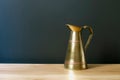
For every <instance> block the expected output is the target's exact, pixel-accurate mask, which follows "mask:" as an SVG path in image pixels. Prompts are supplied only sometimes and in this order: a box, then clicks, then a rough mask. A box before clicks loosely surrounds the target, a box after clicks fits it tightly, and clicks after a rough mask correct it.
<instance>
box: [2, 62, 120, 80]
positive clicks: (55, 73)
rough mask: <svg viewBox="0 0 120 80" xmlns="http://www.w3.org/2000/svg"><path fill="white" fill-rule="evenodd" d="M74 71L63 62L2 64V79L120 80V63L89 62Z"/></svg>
mask: <svg viewBox="0 0 120 80" xmlns="http://www.w3.org/2000/svg"><path fill="white" fill-rule="evenodd" d="M88 67H89V68H88V69H86V70H79V71H72V70H67V69H64V65H63V64H0V80H120V64H89V65H88Z"/></svg>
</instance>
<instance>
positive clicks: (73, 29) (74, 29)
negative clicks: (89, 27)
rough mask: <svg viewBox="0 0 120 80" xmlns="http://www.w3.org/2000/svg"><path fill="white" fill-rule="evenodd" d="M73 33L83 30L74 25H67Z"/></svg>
mask: <svg viewBox="0 0 120 80" xmlns="http://www.w3.org/2000/svg"><path fill="white" fill-rule="evenodd" d="M66 25H67V26H68V27H69V28H70V30H71V31H75V32H80V30H81V27H78V26H74V25H71V24H66Z"/></svg>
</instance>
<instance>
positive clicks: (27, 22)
mask: <svg viewBox="0 0 120 80" xmlns="http://www.w3.org/2000/svg"><path fill="white" fill-rule="evenodd" d="M119 4H120V0H0V62H1V63H3V62H6V63H9V62H10V63H14V62H15V63H63V62H64V58H65V55H66V48H67V42H68V39H69V29H68V28H67V27H66V26H65V24H66V23H70V24H74V25H80V26H81V25H90V26H92V28H93V30H94V36H93V39H92V42H91V45H90V46H89V48H88V50H87V53H86V58H87V62H88V63H120V25H119V24H120V5H119ZM86 35H87V33H85V34H84V35H83V36H86Z"/></svg>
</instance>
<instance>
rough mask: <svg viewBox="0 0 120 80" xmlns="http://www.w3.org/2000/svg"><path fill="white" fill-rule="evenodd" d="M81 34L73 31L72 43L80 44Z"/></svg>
mask: <svg viewBox="0 0 120 80" xmlns="http://www.w3.org/2000/svg"><path fill="white" fill-rule="evenodd" d="M80 38H81V34H80V32H75V31H71V32H70V39H69V40H70V42H80Z"/></svg>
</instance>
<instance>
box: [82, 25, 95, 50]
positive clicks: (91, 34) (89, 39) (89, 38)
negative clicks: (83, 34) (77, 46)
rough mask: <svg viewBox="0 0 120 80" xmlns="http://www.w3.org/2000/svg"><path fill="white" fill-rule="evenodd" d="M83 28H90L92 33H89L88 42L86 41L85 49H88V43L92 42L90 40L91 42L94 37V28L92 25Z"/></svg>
mask: <svg viewBox="0 0 120 80" xmlns="http://www.w3.org/2000/svg"><path fill="white" fill-rule="evenodd" d="M83 29H88V30H89V32H90V35H89V37H88V39H87V42H86V44H85V47H84V49H85V51H86V49H87V48H88V45H89V44H90V42H91V40H92V37H93V29H92V28H91V27H90V26H86V25H85V26H83Z"/></svg>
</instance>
